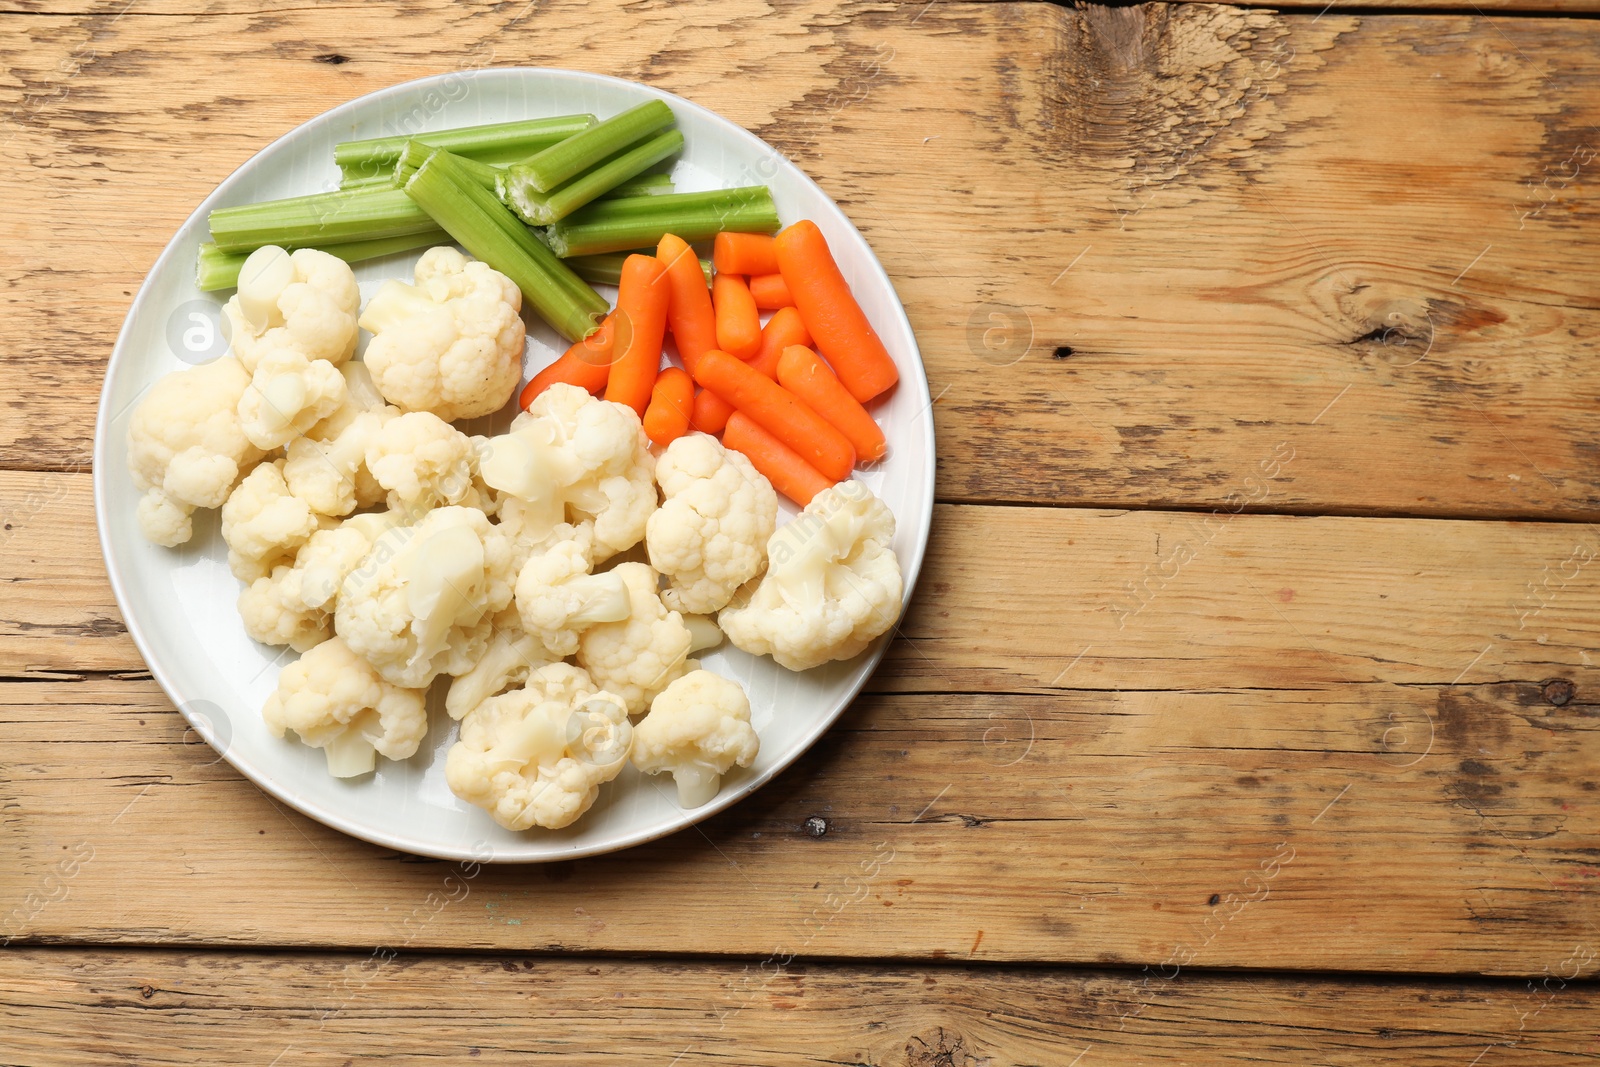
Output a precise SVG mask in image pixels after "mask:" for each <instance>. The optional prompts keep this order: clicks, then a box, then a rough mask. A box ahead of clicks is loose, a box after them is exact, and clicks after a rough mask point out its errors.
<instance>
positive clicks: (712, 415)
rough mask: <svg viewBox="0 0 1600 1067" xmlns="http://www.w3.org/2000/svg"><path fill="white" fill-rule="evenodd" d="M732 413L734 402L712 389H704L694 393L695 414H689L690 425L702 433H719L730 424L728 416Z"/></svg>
mask: <svg viewBox="0 0 1600 1067" xmlns="http://www.w3.org/2000/svg"><path fill="white" fill-rule="evenodd" d="M732 414H733V405H732V404H730V403H728V402H727V401H726V400H724V399H722V398H721V397H720V396H718V395H717V394H716V393H713V392H712V391H711V390H709V389H702V390H700V391H699V392H698V393H696V394H694V414H693V415H691V416H689V425H690V426H693V427H694V428H695V429H697V430H699V431H700V432H701V433H710V434H718V433H721V432H722V430H723V427H725V426H727V425H728V416H729V415H732Z"/></svg>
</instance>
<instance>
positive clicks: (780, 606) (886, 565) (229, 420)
mask: <svg viewBox="0 0 1600 1067" xmlns="http://www.w3.org/2000/svg"><path fill="white" fill-rule="evenodd" d="M520 312H521V294H520V293H519V292H518V290H517V287H516V286H515V285H514V284H513V283H512V282H511V281H510V279H508V278H506V277H505V276H504V275H502V274H500V273H499V272H498V271H495V270H493V269H491V268H490V267H488V266H487V265H486V264H483V263H479V262H475V261H471V260H469V259H467V257H465V256H464V255H463V254H462V253H461V252H459V251H457V250H456V249H455V248H453V247H440V248H434V249H431V250H429V251H427V252H426V253H424V254H423V255H422V257H421V259H420V260H419V261H418V263H417V265H416V268H415V271H414V281H413V283H412V284H406V283H403V282H399V281H388V282H385V283H384V284H383V285H382V286H381V287H380V288H379V289H378V291H377V292H376V293H375V294H374V295H373V297H372V299H371V300H370V301H368V303H367V306H366V309H365V310H364V311H363V310H361V308H360V293H359V291H358V289H357V285H356V280H355V276H354V274H353V273H352V271H351V269H350V267H349V266H348V265H346V264H345V263H343V262H342V261H340V260H339V259H337V258H335V257H333V256H331V255H328V254H326V253H323V252H318V251H313V250H300V251H296V252H294V253H293V254H289V253H286V252H285V251H283V250H282V249H277V248H267V249H262V250H261V251H259V252H257V253H255V254H253V255H252V256H251V257H250V259H249V261H248V262H247V263H246V264H245V268H244V270H243V272H242V273H241V279H240V285H239V291H238V293H237V295H236V296H234V297H233V298H232V299H231V300H229V302H228V304H227V305H226V307H225V308H224V314H225V317H226V320H227V323H228V327H229V330H230V340H231V352H230V354H228V355H226V356H224V357H222V358H220V359H218V360H215V361H214V362H211V363H208V364H205V365H203V366H198V367H193V368H190V369H186V370H181V371H177V372H175V373H172V374H170V375H168V376H166V377H165V378H163V379H161V380H160V381H159V382H157V383H156V385H155V386H154V387H153V388H152V389H151V390H150V392H149V394H148V395H147V396H146V398H145V399H144V400H143V402H142V403H141V404H140V405H139V407H138V408H137V409H136V410H135V411H134V413H133V416H132V420H131V424H130V427H129V434H128V464H129V469H130V470H131V471H132V474H133V478H134V481H135V483H136V484H137V485H138V487H139V488H140V489H141V490H142V491H143V494H144V495H143V497H142V498H141V500H140V502H139V507H138V521H139V525H140V528H141V530H142V531H143V533H144V535H145V536H146V537H147V538H148V539H149V540H151V541H153V542H155V543H156V544H158V545H165V546H168V547H171V546H176V545H180V544H183V543H185V542H186V541H188V540H189V539H190V538H191V537H192V536H193V522H192V516H193V514H194V512H196V511H197V510H201V509H210V508H220V509H221V525H222V537H223V540H224V541H225V542H226V543H227V546H228V564H229V567H230V568H231V569H232V571H233V573H234V575H235V576H236V577H237V578H238V579H239V580H240V581H241V582H242V583H243V585H244V589H243V592H241V593H240V595H239V614H240V616H241V617H242V619H243V621H244V626H245V629H246V630H247V631H248V632H249V634H250V636H251V637H252V638H254V639H255V640H257V641H259V642H261V643H263V644H266V645H275V646H288V647H290V648H293V649H295V650H296V651H298V652H300V653H301V655H300V657H299V659H298V660H296V661H294V662H292V663H290V664H289V665H288V666H286V667H285V668H284V669H283V671H282V673H281V674H280V676H279V679H278V685H277V690H276V692H274V693H273V694H272V696H271V697H270V698H269V699H268V700H267V702H266V705H265V707H263V708H262V715H263V717H264V719H265V721H266V724H267V726H268V728H269V729H270V730H271V731H272V732H273V734H274V735H276V736H278V737H284V736H285V735H286V734H287V733H293V734H294V735H295V736H296V737H297V738H298V739H299V741H300V742H301V743H303V744H305V745H309V746H311V747H314V748H320V749H322V750H323V752H324V754H325V755H326V758H327V764H328V770H329V772H330V773H331V774H333V775H335V776H337V777H341V778H348V777H354V776H357V775H361V774H365V773H368V772H370V771H372V770H373V769H374V767H375V766H376V759H377V757H378V756H380V755H381V756H382V757H384V758H385V759H389V760H403V759H407V758H409V757H410V756H412V755H414V754H415V753H416V751H417V749H418V747H419V746H420V745H421V743H422V741H423V739H424V738H425V736H426V735H427V731H428V714H427V710H426V707H427V699H426V698H427V693H428V690H429V689H430V687H432V686H433V685H434V684H435V683H436V681H437V680H438V679H440V678H441V677H444V678H448V683H440V684H441V685H444V684H447V685H448V689H447V690H446V692H445V699H444V704H445V708H446V711H447V712H448V714H449V716H450V718H451V719H453V720H455V721H457V722H459V724H460V725H459V733H458V737H457V740H456V742H455V744H454V745H453V746H452V747H451V749H450V751H449V755H448V757H447V759H446V762H445V774H446V778H447V780H448V782H449V785H450V788H451V790H452V791H453V792H454V793H455V794H456V796H458V797H460V798H461V799H463V800H465V801H468V802H469V803H472V804H475V805H477V806H479V807H481V808H483V809H484V810H485V811H487V812H488V813H489V814H490V815H491V816H492V817H493V818H494V820H495V821H496V822H497V823H499V824H500V825H501V826H504V827H506V828H508V829H512V830H525V829H528V828H530V827H533V826H541V827H545V828H549V829H558V828H561V827H564V826H568V825H570V824H571V823H573V822H574V821H575V820H577V819H578V818H579V817H581V816H582V815H583V814H584V813H585V812H586V811H588V810H589V808H590V807H591V806H592V805H593V804H594V803H595V800H596V799H597V798H598V796H599V793H600V789H601V787H602V786H603V785H604V784H605V783H607V782H609V781H611V780H613V779H614V778H616V777H617V775H618V774H619V773H621V771H622V769H623V768H624V767H625V766H626V765H627V764H628V763H629V762H630V761H631V762H632V763H633V765H634V766H635V767H636V768H638V769H639V770H640V771H643V772H645V773H648V774H670V775H672V777H673V779H674V780H675V783H676V786H677V792H678V798H679V802H680V803H681V804H682V805H683V806H684V807H695V806H699V805H702V804H705V803H707V802H708V801H710V800H711V799H712V798H713V797H714V796H716V794H717V792H718V790H719V789H720V787H721V780H722V776H723V775H725V774H727V773H728V772H729V771H730V770H731V769H732V768H734V767H749V766H751V765H752V764H753V763H754V761H755V758H756V755H757V753H758V751H759V748H760V742H759V740H758V738H757V737H756V733H755V730H754V728H753V727H752V726H751V722H750V702H749V699H748V697H747V696H746V694H745V692H744V691H743V689H742V688H741V687H740V686H739V684H738V683H736V682H734V681H731V680H729V679H727V678H723V677H720V676H718V675H715V674H713V673H711V672H709V671H705V670H702V669H700V667H699V664H698V663H697V662H696V661H695V660H694V659H693V658H692V657H693V655H694V654H695V653H696V652H698V651H701V650H704V649H708V648H712V647H715V646H716V645H718V644H720V643H721V641H722V640H723V636H724V635H726V637H727V639H728V640H729V641H731V642H732V643H733V644H734V645H735V646H737V647H739V648H741V649H744V650H745V651H747V652H750V653H752V654H755V655H771V656H772V657H773V659H774V660H776V661H777V662H778V663H779V664H781V665H783V666H784V667H787V668H789V669H790V670H795V671H801V670H806V669H808V668H810V667H813V666H816V665H818V664H820V663H824V662H827V661H829V660H837V659H848V658H850V657H853V656H855V655H857V654H859V653H860V652H861V651H862V650H863V649H865V648H866V647H867V645H868V644H869V643H870V642H871V641H872V640H873V639H874V638H876V637H877V636H878V635H880V634H882V633H884V632H885V631H886V630H888V628H889V627H890V626H891V625H893V623H894V622H895V620H896V619H897V618H898V616H899V612H900V599H901V576H900V567H899V563H898V561H897V560H896V558H895V555H894V552H893V551H892V550H891V549H890V547H889V544H890V541H891V540H892V538H893V535H894V517H893V515H891V514H890V512H889V510H888V508H887V507H885V506H884V504H883V503H882V502H881V501H879V500H878V499H877V498H876V497H874V496H873V495H872V493H871V492H870V491H868V490H867V489H866V488H865V487H864V486H862V485H861V484H860V483H858V482H855V481H849V482H844V483H841V484H839V485H837V486H834V487H833V488H831V489H828V490H826V491H824V492H822V493H821V494H819V495H818V496H817V497H816V498H815V499H814V500H813V501H812V502H811V504H810V506H808V507H807V508H806V509H805V511H804V512H802V513H801V515H800V516H799V517H798V518H796V519H795V520H794V521H792V522H790V523H787V524H785V525H784V526H782V527H781V528H779V527H778V526H777V511H778V507H777V497H776V494H775V493H774V491H773V488H772V486H771V484H770V483H769V482H768V481H767V480H766V478H764V477H763V476H762V475H761V474H759V473H758V472H757V471H756V470H755V469H754V468H753V467H752V466H751V465H750V463H749V461H748V460H746V459H745V457H744V456H742V455H740V454H739V453H737V452H732V451H728V450H725V449H724V448H723V447H722V445H721V444H720V443H719V442H718V441H717V440H716V439H715V438H713V437H709V436H707V435H705V434H698V433H696V434H690V435H688V436H686V437H682V438H679V439H678V440H676V441H674V442H672V444H671V445H669V446H668V447H667V448H666V449H665V450H662V451H661V452H660V454H659V455H656V454H654V453H653V452H652V450H651V447H650V444H649V441H648V439H647V438H646V436H645V434H644V431H643V429H642V427H641V425H640V420H639V417H638V415H637V414H635V413H634V411H633V410H632V409H631V408H628V407H625V406H623V405H619V404H614V403H609V402H606V401H604V400H598V399H596V398H594V397H592V396H591V395H590V394H589V393H587V392H586V391H584V390H582V389H579V388H576V387H573V386H568V385H556V386H553V387H552V388H550V389H548V390H547V391H545V392H544V393H542V394H540V395H539V396H538V398H537V399H535V400H534V401H533V403H532V404H531V405H530V406H529V408H528V410H527V411H525V412H523V413H522V414H520V415H518V416H517V418H516V419H515V421H514V422H512V424H511V426H510V429H509V430H508V431H507V432H506V433H503V434H500V435H498V436H469V435H468V434H466V433H463V432H462V431H461V430H459V429H457V428H456V427H455V426H453V425H451V424H452V422H454V421H457V420H462V419H472V418H477V417H480V416H484V415H490V414H493V413H495V412H498V411H500V410H501V409H502V408H504V407H505V406H506V404H507V402H508V401H509V400H510V398H511V395H512V393H513V392H514V391H515V389H516V387H517V385H518V383H519V381H520V377H521V370H522V355H523V349H524V343H525V333H524V326H523V321H522V318H521V315H520ZM360 329H365V330H367V331H369V332H370V333H371V334H372V335H373V336H372V339H371V341H370V342H369V343H368V345H367V347H366V351H365V353H364V355H363V357H362V358H361V359H359V360H357V359H355V358H354V356H355V350H356V344H357V338H358V334H359V330H360ZM646 561H648V562H646Z"/></svg>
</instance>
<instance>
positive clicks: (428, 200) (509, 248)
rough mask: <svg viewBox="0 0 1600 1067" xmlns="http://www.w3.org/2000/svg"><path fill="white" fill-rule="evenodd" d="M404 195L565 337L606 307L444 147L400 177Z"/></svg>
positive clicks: (578, 334) (573, 337)
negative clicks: (518, 291) (403, 180)
mask: <svg viewBox="0 0 1600 1067" xmlns="http://www.w3.org/2000/svg"><path fill="white" fill-rule="evenodd" d="M404 195H406V196H409V197H411V198H412V199H414V200H415V201H416V202H417V204H418V205H420V206H421V207H422V208H423V209H424V210H425V211H426V212H427V213H428V214H429V215H430V216H432V217H433V218H434V219H435V220H437V221H438V224H439V225H440V226H441V227H443V228H444V230H445V231H446V232H448V233H449V234H450V236H452V237H454V238H455V239H456V240H457V241H459V242H460V243H461V245H462V247H464V248H465V249H466V250H467V251H468V252H471V253H472V254H473V255H474V256H476V257H478V258H479V259H481V260H483V261H484V262H485V263H487V264H489V266H491V267H493V268H494V269H495V270H497V271H500V272H501V273H502V274H504V275H506V276H507V277H508V278H510V279H511V280H512V281H513V282H515V283H516V286H517V288H518V289H521V290H522V296H523V299H525V300H526V301H527V302H528V304H529V305H530V306H531V307H532V308H533V309H534V311H536V312H537V313H538V314H539V316H540V317H541V318H542V319H544V320H545V321H546V322H548V323H549V324H550V325H551V326H553V327H555V329H556V331H557V332H558V333H560V334H561V336H563V337H565V338H566V339H567V340H569V341H577V340H580V339H581V338H583V337H584V336H585V335H586V334H588V333H589V331H590V330H592V329H594V326H595V324H596V322H597V321H598V319H599V316H600V315H602V314H603V313H605V312H606V311H607V310H609V309H610V305H609V304H607V302H606V301H605V299H604V298H603V297H601V296H600V294H599V293H596V292H595V291H594V290H593V289H591V288H589V286H588V284H587V283H585V282H584V281H583V279H581V278H579V277H578V276H577V275H576V274H574V273H572V270H571V268H569V267H568V266H567V265H566V264H565V263H562V262H561V261H560V260H559V259H557V258H556V257H555V255H554V254H553V253H552V252H551V251H550V250H549V249H548V248H546V247H545V246H544V245H543V244H542V243H541V242H540V241H539V239H538V238H537V237H535V236H534V235H533V233H532V231H530V230H529V229H528V228H527V227H526V226H524V225H523V224H522V223H521V222H520V221H518V220H517V217H516V216H515V215H513V214H511V212H510V211H509V210H508V209H507V208H506V206H505V205H504V204H502V203H500V201H499V199H498V198H497V197H496V196H495V195H494V194H493V193H491V192H489V191H488V190H487V189H485V188H483V187H482V186H481V185H479V184H477V183H476V182H475V181H474V180H473V179H472V177H471V176H470V175H469V174H468V173H467V172H466V170H465V169H464V168H462V167H461V166H460V165H459V163H457V161H456V159H455V157H454V156H452V155H451V154H450V153H449V152H447V151H443V150H438V151H435V152H434V153H433V155H431V156H429V157H428V159H427V160H426V161H425V162H424V163H423V164H422V166H420V167H419V168H417V172H416V173H415V174H413V175H412V176H411V178H410V180H408V181H407V182H406V186H405V190H404Z"/></svg>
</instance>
